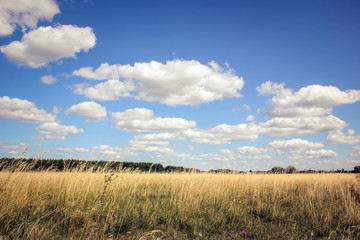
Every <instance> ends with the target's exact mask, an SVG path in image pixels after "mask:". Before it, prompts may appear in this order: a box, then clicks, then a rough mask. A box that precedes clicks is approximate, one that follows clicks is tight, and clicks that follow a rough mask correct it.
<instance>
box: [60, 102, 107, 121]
mask: <svg viewBox="0 0 360 240" xmlns="http://www.w3.org/2000/svg"><path fill="white" fill-rule="evenodd" d="M65 114H66V115H79V116H82V117H84V118H86V119H87V121H100V120H103V119H104V118H105V117H106V115H107V112H106V108H105V107H103V106H101V105H100V104H98V103H95V102H92V101H91V102H82V103H79V104H76V105H73V106H71V107H70V108H69V109H68V110H66V111H65Z"/></svg>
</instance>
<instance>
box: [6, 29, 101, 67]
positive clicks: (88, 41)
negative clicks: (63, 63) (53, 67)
mask: <svg viewBox="0 0 360 240" xmlns="http://www.w3.org/2000/svg"><path fill="white" fill-rule="evenodd" d="M95 42H96V38H95V34H94V33H93V31H92V28H90V27H77V26H72V25H60V26H57V27H50V26H48V27H39V28H37V29H35V30H32V31H30V32H28V33H25V34H24V36H23V37H22V40H21V41H14V42H11V43H10V44H8V45H5V46H1V47H0V50H1V52H2V53H3V54H5V56H6V58H7V59H9V61H11V62H13V63H16V64H18V65H22V66H29V67H32V68H38V67H42V66H45V65H46V64H47V63H48V62H53V61H57V60H59V59H61V58H69V57H72V58H75V57H76V53H78V52H80V51H85V52H87V51H88V50H89V49H91V48H93V47H94V46H95Z"/></svg>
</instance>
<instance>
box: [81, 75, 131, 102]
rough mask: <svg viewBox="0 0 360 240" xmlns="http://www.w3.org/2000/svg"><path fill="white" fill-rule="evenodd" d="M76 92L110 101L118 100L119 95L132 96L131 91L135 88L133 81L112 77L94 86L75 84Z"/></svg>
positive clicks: (90, 97)
mask: <svg viewBox="0 0 360 240" xmlns="http://www.w3.org/2000/svg"><path fill="white" fill-rule="evenodd" d="M74 88H75V90H74V93H76V94H80V95H85V97H87V98H89V99H94V100H101V101H109V100H117V99H119V97H130V96H131V94H130V92H131V91H134V90H135V87H134V86H133V83H132V81H124V82H121V81H120V80H116V79H110V80H108V81H106V82H103V83H99V84H96V85H95V86H94V87H87V86H86V85H84V84H77V85H75V86H74Z"/></svg>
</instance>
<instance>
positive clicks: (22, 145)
mask: <svg viewBox="0 0 360 240" xmlns="http://www.w3.org/2000/svg"><path fill="white" fill-rule="evenodd" d="M0 147H2V148H6V149H11V150H23V151H24V150H26V149H29V148H30V145H29V144H26V143H24V142H21V143H19V144H18V145H3V146H0Z"/></svg>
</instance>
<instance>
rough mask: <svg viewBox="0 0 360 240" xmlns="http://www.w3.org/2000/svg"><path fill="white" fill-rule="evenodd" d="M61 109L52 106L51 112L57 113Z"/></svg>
mask: <svg viewBox="0 0 360 240" xmlns="http://www.w3.org/2000/svg"><path fill="white" fill-rule="evenodd" d="M60 111H61V108H59V107H56V106H54V107H53V113H54V114H58V113H59V112H60Z"/></svg>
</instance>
